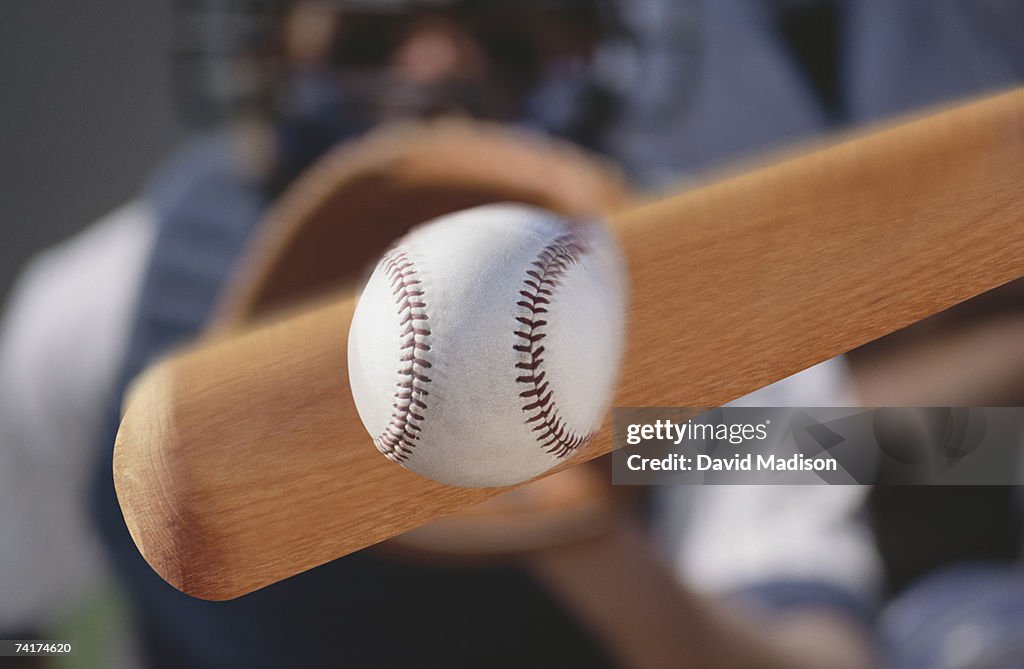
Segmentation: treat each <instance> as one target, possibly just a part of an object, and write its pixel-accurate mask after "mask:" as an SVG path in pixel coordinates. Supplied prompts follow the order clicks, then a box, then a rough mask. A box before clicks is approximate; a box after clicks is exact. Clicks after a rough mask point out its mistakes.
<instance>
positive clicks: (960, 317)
mask: <svg viewBox="0 0 1024 669" xmlns="http://www.w3.org/2000/svg"><path fill="white" fill-rule="evenodd" d="M789 4H790V6H791V7H794V8H796V15H795V16H793V15H791V16H792V19H791V20H790V22H789V26H790V28H792V29H794V30H795V31H796V33H797V35H796V39H795V40H794V41H793V43H794V44H795V45H796V46H797V48H796V49H794V53H795V54H802V58H801V60H802V62H803V63H805V66H804V70H805V72H807V74H808V79H809V81H811V82H812V83H813V82H817V83H816V84H815V89H816V90H817V91H818V93H819V97H820V99H821V100H822V107H823V109H824V110H826V112H827V113H828V117H829V119H830V121H831V123H832V124H835V125H846V124H862V123H865V122H871V121H876V120H880V119H885V118H889V117H891V116H893V115H897V114H902V113H906V112H909V111H912V110H916V109H919V108H921V107H922V106H927V105H935V104H939V103H942V102H946V101H948V100H953V99H958V98H962V97H965V96H970V95H978V94H982V93H984V92H991V91H994V90H998V89H1001V88H1006V87H1009V86H1012V85H1014V84H1016V83H1019V82H1020V81H1021V80H1022V79H1024V51H1022V49H1021V44H1022V43H1024V42H1022V41H1021V39H1020V33H1021V29H1022V28H1021V27H1022V26H1024V13H1022V12H1024V6H1022V5H1020V3H1015V2H1000V1H994V2H984V3H966V2H934V3H916V2H903V3H894V2H886V1H881V0H880V1H874V0H868V1H866V2H857V3H828V2H818V3H815V2H803V3H800V2H794V3H789ZM801 22H805V23H804V29H801V26H800V24H801ZM806 22H809V23H806ZM807 28H810V29H809V30H808V29H807ZM800 33H802V35H801V34H800ZM1022 312H1024V282H1022V281H1016V282H1013V283H1011V284H1008V285H1006V286H1003V287H1002V288H999V289H997V290H995V291H992V292H991V293H989V294H986V295H983V296H979V297H978V298H975V299H973V300H970V301H969V302H967V303H965V304H963V305H959V306H957V307H955V308H953V309H950V310H949V311H947V312H944V313H942V314H938V315H936V316H934V317H932V318H929V319H926V320H925V321H922V322H921V323H918V324H917V325H914V326H912V327H910V328H907V329H906V330H904V331H901V332H899V333H895V334H894V335H891V336H889V337H885V338H883V339H881V340H879V341H877V342H873V343H872V344H870V345H868V346H865V347H862V348H861V349H858V350H856V351H853V352H851V353H850V354H849V355H848V356H846V359H847V360H846V362H845V364H842V365H833V366H832V375H831V380H830V381H829V380H828V379H829V377H828V376H827V375H826V376H824V377H822V378H821V379H819V381H824V383H823V384H822V385H819V387H818V388H813V387H811V386H810V385H807V384H802V386H792V385H791V386H790V388H789V389H788V390H787V391H785V392H781V393H780V392H779V390H780V389H781V388H782V387H783V386H785V385H787V382H782V383H780V384H777V386H778V387H777V388H775V389H773V388H772V387H769V388H767V389H765V390H764V391H761V392H759V393H754V394H752V395H751V396H750V397H748V398H744V400H743V401H741V402H740V403H739V404H755V405H763V406H779V405H782V406H786V405H789V404H802V405H806V406H817V405H829V404H834V405H837V406H842V405H846V404H859V405H864V406H885V405H909V406H932V405H938V406H962V405H976V406H1020V405H1021V403H1022V402H1021V401H1022V400H1024V357H1022V356H1021V355H1020V351H1021V348H1020V342H1021V341H1022V340H1024V319H1022V317H1021V316H1022ZM1022 447H1024V445H1022ZM662 502H663V503H664V504H665V509H666V510H665V518H663V519H662V523H663V526H664V528H665V529H664V532H663V536H664V537H665V538H666V543H667V544H668V550H669V551H670V554H672V555H674V556H675V560H676V564H677V565H678V566H679V569H680V573H682V574H683V575H684V576H685V577H686V579H687V582H689V583H692V584H699V587H698V589H699V591H701V592H705V593H707V594H710V595H712V596H716V597H721V598H726V599H728V600H729V601H733V602H734V603H735V604H736V605H737V606H741V607H743V608H746V609H747V610H748V611H750V612H751V613H752V614H754V615H760V616H763V618H764V620H765V621H766V624H772V621H778V620H780V619H785V618H786V617H788V616H790V615H792V613H793V612H796V613H797V614H798V615H802V614H804V613H806V612H807V611H810V610H814V609H818V610H822V611H832V612H833V613H834V614H838V615H843V616H845V617H847V618H848V619H851V620H859V621H862V622H863V623H864V624H865V625H868V626H869V627H871V628H874V627H875V626H876V625H877V630H878V631H877V633H878V636H879V642H878V643H879V650H880V652H881V654H882V656H883V658H884V659H883V660H880V661H882V662H884V663H885V665H886V666H892V667H901V668H902V667H954V666H955V667H1018V666H1021V664H1022V663H1024V653H1022V652H1021V649H1020V645H1019V643H1018V640H1019V629H1020V625H1021V624H1022V622H1024V618H1022V617H1021V616H1020V614H1019V613H1018V612H1017V608H1016V607H1015V605H1014V603H1013V601H1014V600H1013V596H1014V594H1015V593H1019V590H1020V587H1021V585H1022V583H1024V571H1022V569H1021V567H1020V565H1019V558H1020V548H1021V539H1022V533H1021V527H1022V507H1021V504H1020V502H1021V500H1020V494H1019V492H1018V491H1017V490H1016V489H1014V488H1010V487H1007V486H935V487H926V486H878V487H876V488H874V489H868V488H861V487H838V488H821V489H818V488H816V487H813V486H812V487H810V488H800V489H789V488H779V487H772V486H730V487H722V488H717V487H710V488H706V489H702V490H700V491H685V490H673V491H666V495H664V497H663V499H662ZM1002 616H1007V618H1006V619H1005V622H1000V617H1002ZM1009 630H1017V631H1018V633H1017V634H1015V633H1014V632H1012V631H1009Z"/></svg>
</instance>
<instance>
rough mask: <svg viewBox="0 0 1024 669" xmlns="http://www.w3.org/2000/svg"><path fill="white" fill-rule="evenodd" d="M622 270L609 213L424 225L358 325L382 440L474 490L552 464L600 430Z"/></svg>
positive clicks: (501, 216)
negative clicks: (602, 217) (596, 218)
mask: <svg viewBox="0 0 1024 669" xmlns="http://www.w3.org/2000/svg"><path fill="white" fill-rule="evenodd" d="M623 277H624V272H623V270H622V264H621V260H620V257H619V255H618V251H617V248H616V246H615V242H614V240H613V239H612V237H611V234H610V233H609V232H608V230H607V228H606V226H605V225H604V224H603V223H601V222H572V223H570V222H568V221H566V220H564V219H562V218H560V217H558V216H557V215H555V214H553V213H551V212H549V211H546V210H543V209H538V208H535V207H529V206H525V205H517V204H499V205H487V206H483V207H477V208H474V209H469V210H466V211H462V212H459V213H456V214H451V215H448V216H443V217H441V218H438V219H436V220H434V221H432V222H429V223H426V224H424V225H422V226H419V227H417V228H416V229H414V230H412V231H411V232H410V233H409V234H407V235H406V236H405V237H404V238H403V239H401V240H400V241H399V242H398V244H397V245H396V246H395V247H394V248H392V249H391V250H390V251H388V252H387V253H386V254H385V255H384V257H383V258H382V259H381V261H380V263H379V264H378V265H377V268H376V270H375V271H374V273H373V275H372V276H371V277H370V280H369V283H367V285H366V288H365V289H364V290H363V294H362V297H361V298H360V300H359V304H358V305H357V307H356V311H355V315H354V317H353V319H352V329H351V332H350V334H349V344H348V364H349V378H350V380H351V384H352V395H353V397H354V399H355V403H356V409H357V410H358V412H359V417H360V418H361V419H362V421H363V425H365V426H366V429H367V430H368V431H369V433H370V435H371V436H372V437H373V441H374V444H375V445H376V446H377V449H378V450H379V451H380V452H381V453H383V454H384V455H385V456H387V457H388V458H390V459H391V460H393V461H395V462H398V463H400V464H401V465H403V466H405V467H407V468H408V469H410V470H412V471H414V472H416V473H418V474H421V475H423V476H426V477H429V478H431V479H434V480H436V481H440V482H442V483H447V484H450V485H456V486H463V487H483V486H504V485H511V484H514V483H519V482H521V481H525V480H527V479H530V478H532V477H534V476H536V475H538V474H541V473H543V472H545V471H547V470H548V469H551V468H552V467H554V466H555V465H557V464H558V463H559V462H561V461H562V460H564V459H566V458H568V457H569V456H571V455H572V454H573V453H575V452H576V451H577V449H579V447H580V446H582V445H583V444H584V443H585V442H586V441H587V440H588V439H589V438H590V437H591V436H592V435H593V434H594V433H595V432H596V431H597V429H598V428H599V427H600V425H601V422H602V420H603V418H604V415H605V412H606V410H607V408H608V405H609V403H610V401H611V397H612V392H613V389H614V385H615V380H616V379H615V377H616V372H617V369H618V364H619V358H620V355H621V351H622V341H623V327H624V312H625V306H624V299H625V297H624V293H625V287H624V278H623Z"/></svg>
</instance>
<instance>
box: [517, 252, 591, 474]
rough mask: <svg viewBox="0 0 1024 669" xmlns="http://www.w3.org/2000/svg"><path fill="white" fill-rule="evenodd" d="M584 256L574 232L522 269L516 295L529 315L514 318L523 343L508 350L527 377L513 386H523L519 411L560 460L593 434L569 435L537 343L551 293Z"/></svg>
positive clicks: (518, 379) (543, 324) (520, 379)
mask: <svg viewBox="0 0 1024 669" xmlns="http://www.w3.org/2000/svg"><path fill="white" fill-rule="evenodd" d="M586 252H587V249H586V247H585V246H584V245H583V243H582V242H581V241H580V240H579V239H578V238H577V237H576V236H575V235H574V234H572V233H569V234H565V235H562V236H560V237H557V238H556V239H555V240H554V241H552V242H551V243H550V244H548V245H547V246H545V247H544V249H543V250H541V252H540V253H539V254H538V255H537V258H536V259H535V260H534V261H533V262H532V263H530V267H528V268H527V269H526V272H525V274H526V276H525V278H524V279H523V289H522V290H520V291H519V295H520V296H521V297H523V299H522V300H520V301H519V302H516V305H518V306H520V307H522V308H523V309H525V310H526V311H527V312H529V313H528V314H526V315H523V316H516V322H517V323H519V324H520V325H522V326H523V329H517V330H513V333H514V334H515V335H516V336H517V337H519V339H521V340H522V342H521V343H519V344H515V345H513V346H512V348H513V349H514V350H515V351H517V352H519V353H522V354H523V355H522V360H520V362H518V363H516V369H519V370H523V371H524V372H525V373H523V374H521V375H520V376H518V377H516V382H517V383H521V384H524V385H525V386H526V390H523V392H521V393H519V396H520V397H522V398H523V399H524V400H526V401H525V403H524V404H523V411H524V412H525V413H526V414H528V415H527V418H526V423H527V425H531V424H533V423H536V425H531V427H532V430H533V431H534V432H536V433H538V434H536V435H535V437H536V439H537V441H538V442H540V444H541V445H542V446H543V448H544V449H546V450H547V452H548V453H551V454H553V455H555V457H559V458H564V457H565V456H567V455H569V454H570V453H572V452H573V451H575V450H576V449H577V448H579V447H580V446H581V445H582V444H583V443H584V442H586V441H587V440H588V439H590V437H591V436H592V435H591V434H579V433H577V432H575V431H574V430H572V429H571V428H570V427H569V426H568V425H567V424H566V422H565V419H564V418H562V416H561V414H560V413H559V411H558V404H557V402H556V401H555V399H554V397H553V392H552V391H551V390H550V389H549V384H548V382H547V380H546V379H545V377H546V376H547V371H546V370H545V369H544V346H543V345H541V344H540V342H541V341H543V340H544V338H545V337H547V333H545V332H544V327H545V326H546V325H547V324H548V322H547V320H545V318H544V314H546V313H548V305H550V304H551V298H552V296H553V295H554V291H555V289H556V288H557V287H558V285H559V283H561V279H562V277H563V276H564V275H565V273H566V272H567V271H568V270H569V267H570V266H572V265H575V264H577V263H579V261H580V256H581V255H583V254H584V253H586Z"/></svg>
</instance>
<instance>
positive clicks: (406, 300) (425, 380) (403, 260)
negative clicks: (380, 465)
mask: <svg viewBox="0 0 1024 669" xmlns="http://www.w3.org/2000/svg"><path fill="white" fill-rule="evenodd" d="M381 263H382V264H383V268H384V273H385V275H386V276H387V278H388V281H389V282H390V283H391V291H392V293H393V294H394V296H395V304H396V305H397V307H398V317H399V319H400V321H399V327H401V328H402V334H401V336H402V344H401V346H400V351H402V354H401V357H400V358H399V361H400V362H401V363H402V366H401V368H400V369H399V370H398V376H399V380H398V382H397V383H396V384H395V388H396V390H395V394H394V400H395V401H394V403H393V404H392V405H391V406H392V412H391V418H390V420H389V421H388V425H387V427H385V428H384V431H383V432H382V433H381V434H380V436H378V437H377V438H376V439H374V440H373V443H374V444H375V445H376V446H377V450H378V451H380V452H381V453H383V454H384V455H385V456H386V457H387V458H388V459H390V460H392V461H395V462H402V461H404V460H406V459H408V458H409V456H410V455H411V454H412V451H413V449H414V448H415V446H416V441H417V440H418V439H419V433H420V431H421V430H422V428H421V426H420V424H421V423H422V422H423V420H424V418H423V414H424V412H425V411H426V409H427V402H426V397H427V396H428V395H429V394H430V393H429V392H428V391H427V388H426V386H427V384H429V383H430V377H429V376H427V375H426V374H425V370H427V369H430V367H431V364H430V361H428V360H427V359H426V358H425V357H424V355H425V354H426V353H427V352H428V351H430V323H429V319H428V317H427V312H426V308H427V303H426V300H425V299H424V296H423V285H422V282H421V281H420V278H419V276H418V275H417V273H416V268H415V266H414V263H413V261H412V259H411V258H409V255H408V253H406V252H405V251H404V250H403V249H401V248H396V249H392V250H390V251H388V252H387V253H386V254H385V255H384V257H383V258H382V260H381Z"/></svg>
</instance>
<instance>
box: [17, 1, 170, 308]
mask: <svg viewBox="0 0 1024 669" xmlns="http://www.w3.org/2000/svg"><path fill="white" fill-rule="evenodd" d="M172 15H173V14H172V2H171V0H147V1H146V2H129V1H127V0H124V1H122V0H114V1H112V2H105V3H103V4H102V6H99V5H95V6H89V5H88V4H85V3H77V2H31V1H30V0H11V2H4V3H3V4H2V6H0V91H2V92H0V118H2V119H3V124H2V127H0V142H2V144H0V145H2V147H3V154H4V160H3V161H2V162H0V184H3V186H2V188H0V220H2V221H4V225H3V231H4V232H3V234H4V243H3V245H2V248H0V254H2V258H0V293H2V294H3V295H6V294H7V291H8V290H9V289H10V286H11V283H12V281H13V280H14V277H15V275H16V274H17V271H18V269H19V268H21V267H22V266H23V265H24V263H25V262H26V261H27V260H28V258H29V257H30V256H31V255H32V254H34V253H36V252H38V251H41V250H42V249H43V248H45V247H47V246H50V245H52V244H55V243H57V242H58V241H61V240H62V239H64V238H65V237H67V236H68V235H70V234H71V233H73V232H76V231H78V230H79V229H81V228H82V227H83V226H84V225H85V223H87V222H88V221H91V220H94V219H96V218H98V217H99V216H100V215H101V214H104V213H106V212H107V211H109V210H110V209H113V208H114V207H115V206H117V205H118V204H120V203H121V202H123V201H125V200H126V199H128V198H129V197H131V195H132V194H133V193H134V192H135V191H136V190H137V189H138V188H139V187H140V186H141V185H142V183H143V180H144V178H145V175H146V173H147V172H148V171H149V170H150V169H152V167H153V165H154V164H155V163H156V162H157V161H158V160H159V159H160V158H161V156H163V155H164V154H166V152H167V151H169V150H170V149H171V147H173V146H174V144H175V142H176V141H178V140H179V139H180V138H181V137H182V135H183V124H182V123H181V119H180V116H179V115H178V114H177V112H176V111H175V105H174V103H173V97H172V79H171V64H172V59H171V57H170V54H171V46H172V43H173V42H172V35H173V30H172V28H173V26H174V22H173V21H172ZM40 183H52V184H60V196H59V197H47V196H46V195H45V194H44V191H41V190H40V189H39V184H40Z"/></svg>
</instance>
